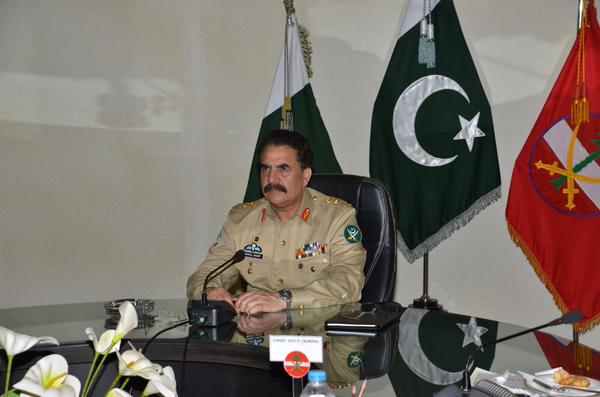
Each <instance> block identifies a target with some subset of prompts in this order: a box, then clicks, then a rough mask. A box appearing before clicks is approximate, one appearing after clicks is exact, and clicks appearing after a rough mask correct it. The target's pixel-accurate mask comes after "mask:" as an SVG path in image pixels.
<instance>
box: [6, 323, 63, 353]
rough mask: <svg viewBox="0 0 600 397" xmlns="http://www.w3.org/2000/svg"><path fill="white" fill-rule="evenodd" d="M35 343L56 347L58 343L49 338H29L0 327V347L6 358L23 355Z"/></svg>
mask: <svg viewBox="0 0 600 397" xmlns="http://www.w3.org/2000/svg"><path fill="white" fill-rule="evenodd" d="M37 343H49V344H53V345H58V341H57V340H56V339H54V338H53V337H51V336H40V337H35V336H29V335H21V334H17V333H16V332H14V331H11V330H10V329H8V328H4V327H2V326H0V345H2V347H3V348H4V350H6V354H7V355H8V356H15V355H17V354H19V353H23V352H24V351H27V350H29V349H31V348H32V347H33V345H35V344H37Z"/></svg>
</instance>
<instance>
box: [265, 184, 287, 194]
mask: <svg viewBox="0 0 600 397" xmlns="http://www.w3.org/2000/svg"><path fill="white" fill-rule="evenodd" d="M273 190H279V191H280V192H283V193H287V189H286V188H285V186H283V185H280V184H279V183H267V184H266V185H265V187H264V188H263V193H269V192H271V191H273Z"/></svg>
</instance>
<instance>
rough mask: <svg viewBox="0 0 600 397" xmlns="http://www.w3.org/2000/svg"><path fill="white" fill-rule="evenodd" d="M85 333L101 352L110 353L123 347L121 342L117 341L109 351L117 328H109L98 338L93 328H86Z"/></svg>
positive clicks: (98, 351)
mask: <svg viewBox="0 0 600 397" xmlns="http://www.w3.org/2000/svg"><path fill="white" fill-rule="evenodd" d="M85 333H86V334H87V336H88V338H89V340H91V341H92V343H93V344H94V350H95V351H96V353H99V354H103V355H106V354H110V353H114V352H116V351H117V350H119V348H120V347H121V342H120V341H119V342H117V343H116V344H114V345H113V348H112V349H111V350H110V351H108V349H109V348H110V346H111V345H112V344H113V339H114V338H115V330H114V329H109V330H108V331H104V332H103V333H102V335H100V339H99V340H98V339H97V338H96V333H95V332H94V330H93V329H92V328H86V329H85Z"/></svg>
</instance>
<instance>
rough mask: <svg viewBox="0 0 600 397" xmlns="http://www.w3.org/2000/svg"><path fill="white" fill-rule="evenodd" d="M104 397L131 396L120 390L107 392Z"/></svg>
mask: <svg viewBox="0 0 600 397" xmlns="http://www.w3.org/2000/svg"><path fill="white" fill-rule="evenodd" d="M106 397H132V396H131V394H129V393H127V392H126V391H123V390H121V389H112V390H111V391H109V392H108V394H107V395H106Z"/></svg>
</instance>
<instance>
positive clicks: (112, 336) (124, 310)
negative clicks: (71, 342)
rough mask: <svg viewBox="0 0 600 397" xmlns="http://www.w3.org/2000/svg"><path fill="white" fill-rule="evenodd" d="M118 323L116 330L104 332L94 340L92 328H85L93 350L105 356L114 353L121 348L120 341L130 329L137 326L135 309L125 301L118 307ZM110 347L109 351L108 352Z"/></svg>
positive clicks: (94, 335) (94, 334)
mask: <svg viewBox="0 0 600 397" xmlns="http://www.w3.org/2000/svg"><path fill="white" fill-rule="evenodd" d="M119 314H120V315H121V318H119V323H118V324H117V329H114V330H112V329H111V330H108V331H104V333H103V334H102V335H100V339H98V338H96V333H95V332H94V330H93V329H92V328H86V330H85V333H86V334H87V336H88V338H89V339H90V340H91V341H92V343H93V344H94V350H96V352H97V353H99V354H102V355H106V354H110V353H114V352H116V351H117V350H119V348H120V347H121V339H123V338H124V337H125V335H127V334H128V333H129V331H131V330H132V329H135V328H136V327H137V326H138V317H137V312H136V311H135V308H134V307H133V305H132V304H131V302H129V301H125V302H123V303H122V304H121V306H119ZM111 346H112V349H110V351H109V350H108V349H109V348H110V347H111Z"/></svg>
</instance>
